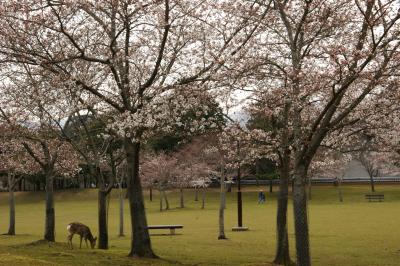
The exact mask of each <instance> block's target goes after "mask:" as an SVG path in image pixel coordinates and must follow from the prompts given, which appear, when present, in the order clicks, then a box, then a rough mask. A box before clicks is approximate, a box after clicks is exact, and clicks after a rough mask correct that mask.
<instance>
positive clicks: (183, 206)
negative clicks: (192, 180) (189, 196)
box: [179, 188, 185, 208]
mask: <svg viewBox="0 0 400 266" xmlns="http://www.w3.org/2000/svg"><path fill="white" fill-rule="evenodd" d="M179 192H180V206H181V208H185V201H184V197H183V188H180V189H179Z"/></svg>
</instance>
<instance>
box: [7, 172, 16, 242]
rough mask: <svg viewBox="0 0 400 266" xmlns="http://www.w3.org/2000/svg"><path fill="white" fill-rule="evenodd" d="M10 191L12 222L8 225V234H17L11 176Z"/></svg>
mask: <svg viewBox="0 0 400 266" xmlns="http://www.w3.org/2000/svg"><path fill="white" fill-rule="evenodd" d="M8 182H9V183H8V192H9V205H10V224H9V227H8V233H7V235H12V236H13V235H15V197H14V186H13V185H12V180H11V178H9V181H8Z"/></svg>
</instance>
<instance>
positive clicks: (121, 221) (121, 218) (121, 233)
mask: <svg viewBox="0 0 400 266" xmlns="http://www.w3.org/2000/svg"><path fill="white" fill-rule="evenodd" d="M118 236H124V196H123V195H122V181H121V182H120V183H119V234H118Z"/></svg>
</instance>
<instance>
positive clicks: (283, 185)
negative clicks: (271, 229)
mask: <svg viewBox="0 0 400 266" xmlns="http://www.w3.org/2000/svg"><path fill="white" fill-rule="evenodd" d="M283 164H285V162H284V163H283ZM289 176H290V174H289V165H288V162H287V161H286V164H285V165H282V166H281V167H280V179H279V195H278V212H277V217H276V237H277V243H276V244H277V246H276V254H275V259H274V263H275V264H279V265H285V266H287V265H291V264H292V262H291V260H290V254H289V239H288V229H287V208H288V197H289Z"/></svg>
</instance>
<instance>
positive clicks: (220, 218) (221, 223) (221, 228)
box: [218, 174, 226, 239]
mask: <svg viewBox="0 0 400 266" xmlns="http://www.w3.org/2000/svg"><path fill="white" fill-rule="evenodd" d="M224 181H225V178H224V175H223V174H221V178H220V194H219V195H220V202H219V216H218V224H219V235H218V239H226V236H225V219H224V214H225V197H226V189H225V182H224Z"/></svg>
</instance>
